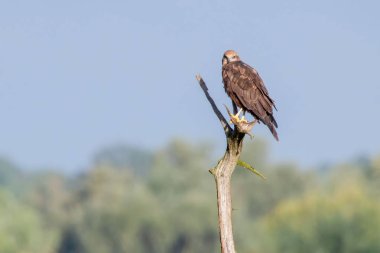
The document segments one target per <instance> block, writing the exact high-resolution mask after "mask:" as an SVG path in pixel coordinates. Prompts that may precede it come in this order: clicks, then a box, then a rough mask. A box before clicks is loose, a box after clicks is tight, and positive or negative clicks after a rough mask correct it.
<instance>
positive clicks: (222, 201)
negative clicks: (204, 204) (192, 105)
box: [197, 75, 252, 253]
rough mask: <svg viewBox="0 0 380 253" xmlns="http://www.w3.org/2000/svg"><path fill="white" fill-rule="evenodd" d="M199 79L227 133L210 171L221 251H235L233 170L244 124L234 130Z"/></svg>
mask: <svg viewBox="0 0 380 253" xmlns="http://www.w3.org/2000/svg"><path fill="white" fill-rule="evenodd" d="M197 80H198V82H199V84H200V86H201V88H202V89H203V91H204V93H205V95H206V97H207V100H208V101H209V102H210V104H211V106H212V108H213V110H214V112H215V114H216V115H217V117H218V118H219V120H220V122H221V124H222V127H223V129H224V131H225V133H226V139H227V148H226V152H225V154H224V156H223V158H222V159H221V160H220V161H219V162H218V164H217V165H216V167H215V168H213V169H211V170H210V173H211V174H213V176H214V179H215V183H216V192H217V204H218V223H219V236H220V244H221V252H222V253H235V252H236V251H235V244H234V237H233V230H232V198H231V177H232V173H233V171H234V170H235V167H236V164H237V162H238V161H239V157H240V154H241V151H242V148H243V139H244V136H245V133H243V132H240V131H239V129H242V127H243V126H239V125H238V124H237V125H236V124H235V129H234V130H232V128H231V127H230V126H229V125H228V123H227V120H226V119H225V118H224V116H223V115H222V114H221V112H220V111H219V109H218V108H217V106H216V105H215V103H214V101H213V99H212V98H211V96H210V95H209V94H208V89H207V86H206V83H205V82H204V81H203V79H202V77H201V76H200V75H197ZM234 123H235V122H234ZM245 124H246V123H245ZM245 127H246V126H245ZM251 128H252V127H251Z"/></svg>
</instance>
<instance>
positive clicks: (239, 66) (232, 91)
mask: <svg viewBox="0 0 380 253" xmlns="http://www.w3.org/2000/svg"><path fill="white" fill-rule="evenodd" d="M222 64H223V67H222V76H223V83H224V89H225V91H226V93H227V95H228V96H229V97H230V98H231V99H232V101H233V103H234V104H235V105H236V106H238V107H239V108H240V111H239V112H238V113H237V114H236V115H233V116H232V117H234V118H235V119H237V120H238V121H240V122H241V121H244V122H247V120H246V119H245V118H244V114H245V112H246V111H248V112H249V113H250V114H252V116H253V117H254V118H255V120H257V121H258V122H259V123H260V121H261V122H263V123H264V124H265V125H267V126H268V128H269V130H270V131H271V132H272V134H273V136H274V138H276V140H277V141H278V135H277V132H276V128H277V127H278V125H277V122H276V120H275V119H274V117H273V108H274V109H276V110H277V108H276V106H275V104H274V101H273V99H272V98H271V97H269V93H268V90H267V89H266V87H265V85H264V82H263V80H262V79H261V77H260V76H259V74H258V73H257V71H256V70H255V69H254V68H252V67H251V66H249V65H248V64H246V63H244V62H243V61H241V60H240V57H239V56H238V54H237V53H236V52H235V51H234V50H227V51H226V52H225V53H224V55H223V60H222ZM241 110H243V117H242V118H241V119H239V114H240V112H241Z"/></svg>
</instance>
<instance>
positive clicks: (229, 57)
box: [222, 50, 240, 66]
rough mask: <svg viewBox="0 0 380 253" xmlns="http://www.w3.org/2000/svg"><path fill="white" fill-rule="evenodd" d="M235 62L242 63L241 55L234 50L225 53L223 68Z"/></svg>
mask: <svg viewBox="0 0 380 253" xmlns="http://www.w3.org/2000/svg"><path fill="white" fill-rule="evenodd" d="M234 61H240V58H239V55H238V54H237V53H236V52H235V51H234V50H227V51H226V52H224V55H223V60H222V64H223V66H224V65H226V64H228V63H230V62H234Z"/></svg>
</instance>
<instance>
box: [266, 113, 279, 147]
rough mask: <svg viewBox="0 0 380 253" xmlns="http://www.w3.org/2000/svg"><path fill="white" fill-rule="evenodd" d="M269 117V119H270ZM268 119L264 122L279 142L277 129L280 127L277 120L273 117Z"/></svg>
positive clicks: (270, 116)
mask: <svg viewBox="0 0 380 253" xmlns="http://www.w3.org/2000/svg"><path fill="white" fill-rule="evenodd" d="M268 116H269V117H268ZM268 116H267V117H266V120H265V121H264V123H265V125H267V126H268V128H269V130H270V131H271V133H272V135H273V137H274V138H275V139H276V140H277V141H279V139H278V134H277V131H276V128H277V127H278V125H277V122H276V120H275V119H274V117H273V115H268Z"/></svg>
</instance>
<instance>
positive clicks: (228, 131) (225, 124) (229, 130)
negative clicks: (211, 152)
mask: <svg viewBox="0 0 380 253" xmlns="http://www.w3.org/2000/svg"><path fill="white" fill-rule="evenodd" d="M196 78H197V80H198V82H199V85H200V86H201V88H202V90H203V92H204V93H205V95H206V98H207V100H208V101H209V102H210V104H211V107H212V109H213V110H214V113H215V114H216V116H217V117H218V119H219V121H220V123H221V124H222V127H223V129H224V132H225V133H226V135H229V134H231V133H232V131H233V130H232V128H231V127H230V125H229V124H228V122H227V120H226V119H225V118H224V116H223V114H222V113H221V112H220V111H219V109H218V107H217V106H216V104H215V102H214V100H213V99H212V98H211V96H210V94H209V93H208V88H207V85H206V83H205V82H204V81H203V78H202V77H201V75H199V74H198V75H196Z"/></svg>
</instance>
